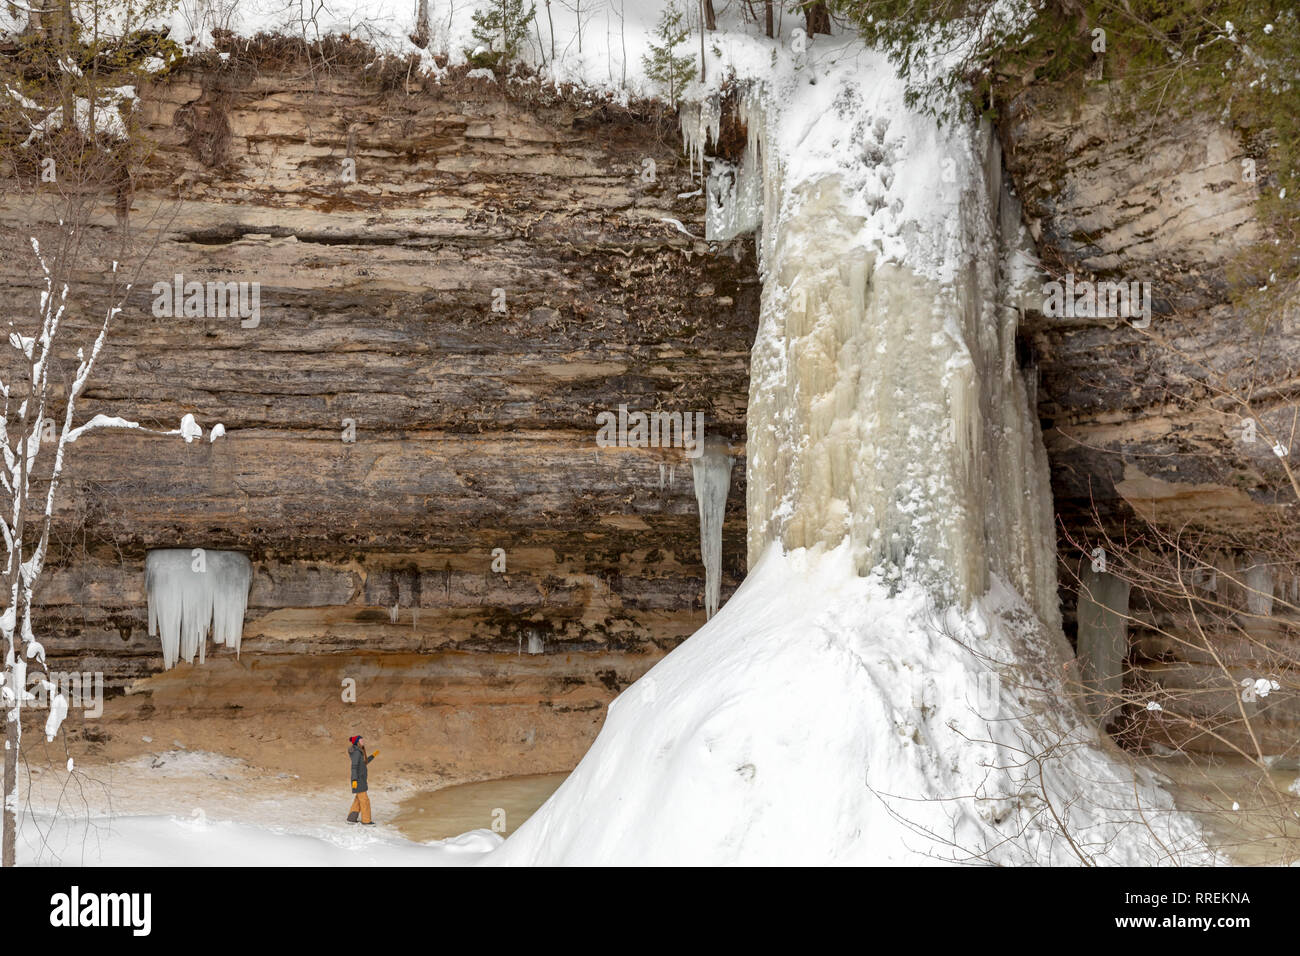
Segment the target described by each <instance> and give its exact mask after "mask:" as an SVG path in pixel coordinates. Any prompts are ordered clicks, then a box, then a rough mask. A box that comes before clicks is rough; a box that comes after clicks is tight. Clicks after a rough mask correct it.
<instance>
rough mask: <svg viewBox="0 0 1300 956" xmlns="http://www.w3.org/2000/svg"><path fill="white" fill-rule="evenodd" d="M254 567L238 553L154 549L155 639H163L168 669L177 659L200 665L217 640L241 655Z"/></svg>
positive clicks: (149, 585) (150, 565)
mask: <svg viewBox="0 0 1300 956" xmlns="http://www.w3.org/2000/svg"><path fill="white" fill-rule="evenodd" d="M252 580H253V565H252V563H251V562H250V561H249V560H248V557H247V556H246V555H243V554H240V553H239V552H237V551H210V550H207V549H205V548H193V549H186V548H165V549H162V550H157V551H150V552H149V556H148V557H147V558H146V559H145V563H144V587H145V593H146V595H147V596H148V600H149V636H150V637H154V636H158V637H161V639H162V650H163V667H165V668H167V669H170V668H172V667H174V666H176V661H177V660H178V659H179V660H183V661H186V662H187V663H192V662H193V661H194V655H195V653H197V654H198V656H199V663H200V664H201V663H203V661H204V660H205V658H206V651H207V641H208V631H209V629H211V632H212V640H213V642H214V643H216V644H224V645H226V646H227V647H230V648H232V649H233V650H234V651H235V653H236V654H238V653H239V643H240V638H241V637H242V636H243V633H244V611H245V610H247V608H248V588H249V585H250V583H251V582H252Z"/></svg>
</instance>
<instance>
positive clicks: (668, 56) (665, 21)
mask: <svg viewBox="0 0 1300 956" xmlns="http://www.w3.org/2000/svg"><path fill="white" fill-rule="evenodd" d="M690 33H691V30H690V27H689V26H687V25H686V23H685V17H684V16H683V14H682V12H681V10H679V9H677V4H676V3H670V4H669V5H668V6H666V7H664V9H663V12H662V13H660V15H659V23H658V25H656V26H655V36H656V37H658V38H659V40H660V41H661V43H660V44H656V43H653V42H652V43H651V44H650V53H649V54H648V55H647V56H643V57H642V58H641V62H642V63H643V64H644V65H645V71H646V74H647V75H648V76H649V77H650V79H652V80H654V81H656V82H657V83H660V84H662V85H664V86H666V87H668V99H669V101H670V102H672V103H673V105H676V104H677V99H678V96H679V94H680V93H681V90H682V88H683V87H684V86H685V85H686V84H687V83H689V82H691V80H693V79H695V58H694V57H692V56H674V55H673V51H674V50H676V49H677V47H678V46H680V45H681V44H683V43H685V42H686V38H687V37H688V36H690Z"/></svg>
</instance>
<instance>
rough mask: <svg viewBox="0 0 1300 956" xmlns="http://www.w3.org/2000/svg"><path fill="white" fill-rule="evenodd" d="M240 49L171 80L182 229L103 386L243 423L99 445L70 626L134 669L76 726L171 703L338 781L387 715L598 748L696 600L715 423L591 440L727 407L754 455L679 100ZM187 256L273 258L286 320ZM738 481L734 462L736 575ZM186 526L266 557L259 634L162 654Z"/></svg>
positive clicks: (256, 559) (237, 748) (165, 203)
mask: <svg viewBox="0 0 1300 956" xmlns="http://www.w3.org/2000/svg"><path fill="white" fill-rule="evenodd" d="M237 59H238V58H236V61H237ZM236 61H232V64H233V65H232V64H227V65H226V66H224V67H213V68H212V69H210V70H202V71H197V70H196V71H193V72H189V73H184V74H181V75H178V76H174V77H171V78H169V79H168V80H166V81H164V82H162V83H160V84H159V85H158V87H157V88H155V89H153V90H151V91H149V92H148V94H147V96H146V105H145V107H144V113H143V114H142V115H143V120H144V127H145V133H146V135H147V136H148V137H149V138H150V139H151V140H152V141H154V142H155V143H156V150H155V152H154V153H153V155H152V157H151V159H150V162H149V167H148V172H147V174H146V175H144V176H141V177H138V178H137V181H136V191H135V193H134V196H133V198H132V204H131V221H132V223H133V224H134V225H135V226H136V227H137V228H138V229H140V230H141V231H140V236H141V237H142V239H141V241H142V242H144V241H148V240H152V239H154V238H156V239H157V240H158V246H157V248H156V250H155V251H154V253H153V255H152V256H151V257H150V260H149V263H150V264H149V267H148V268H147V269H146V270H145V271H144V272H143V273H142V274H141V276H140V278H139V279H138V280H137V285H136V291H135V292H133V293H132V296H131V298H130V301H129V308H128V309H127V310H126V312H125V313H124V314H123V316H122V317H121V319H120V320H119V322H118V325H117V326H116V328H115V330H114V333H113V335H112V337H111V339H110V344H109V347H108V350H107V352H106V354H105V356H104V358H103V360H102V363H101V366H100V368H99V371H98V373H97V375H96V381H95V384H94V385H93V386H92V389H91V391H90V392H89V400H88V402H87V404H86V406H85V409H84V410H85V413H86V414H87V415H89V414H92V413H94V412H96V411H110V412H112V413H113V414H119V415H122V416H124V417H127V418H131V419H136V420H138V421H140V422H141V423H143V424H146V425H148V426H150V427H156V428H164V429H171V428H176V427H177V425H178V423H179V421H180V419H181V417H182V415H184V414H186V413H187V412H188V413H193V414H194V415H195V417H196V418H197V420H198V421H199V423H200V424H201V425H203V426H204V427H205V429H208V428H211V427H212V426H213V425H215V424H216V423H218V422H220V423H222V424H223V425H224V427H225V430H226V436H225V437H224V438H220V439H218V440H217V441H216V442H215V443H209V441H208V436H207V435H206V433H205V435H204V437H203V439H201V440H199V441H196V442H194V443H192V444H186V443H185V442H183V441H182V440H181V439H180V438H178V437H157V436H145V435H138V434H137V435H133V434H130V433H117V434H104V435H95V436H91V437H89V438H86V439H84V440H83V441H81V442H79V443H78V444H77V445H76V446H75V449H74V452H73V454H72V458H71V463H70V466H69V475H70V478H71V482H70V483H69V484H68V485H67V486H66V488H65V492H66V493H65V495H64V496H63V504H62V507H61V509H60V511H59V523H58V525H59V526H58V535H57V537H58V541H59V548H58V553H57V554H56V557H55V565H54V567H52V568H51V569H50V571H49V572H48V575H47V577H46V579H45V581H44V583H43V585H42V587H41V590H40V593H39V602H40V603H41V605H42V611H43V613H42V617H41V620H40V622H39V623H40V626H41V628H42V630H43V632H44V633H43V634H42V639H43V640H44V642H45V644H46V647H47V648H48V650H49V653H50V657H51V662H52V666H53V667H54V669H56V670H60V669H63V670H73V669H75V670H79V671H103V672H105V674H106V675H107V686H108V690H109V692H110V694H112V693H115V692H119V691H121V690H123V689H125V690H126V691H127V694H126V695H125V696H118V697H115V698H113V699H110V700H109V701H108V703H107V705H106V711H105V714H104V716H103V717H102V718H100V719H99V720H90V719H88V718H85V717H84V715H82V714H81V713H79V712H78V711H76V710H74V711H73V713H72V715H71V717H70V718H69V725H68V726H69V728H70V729H71V730H73V731H74V732H75V733H80V734H83V735H84V736H85V737H86V738H88V739H90V740H92V741H97V742H99V744H100V745H101V746H102V747H103V748H104V749H105V750H106V752H108V753H119V752H130V751H132V750H134V749H141V748H144V749H147V745H145V744H142V743H140V742H139V740H138V738H139V736H140V734H141V731H142V730H143V732H144V733H146V734H149V735H151V736H153V737H154V738H156V739H157V740H158V741H159V743H158V744H157V745H155V746H157V747H164V746H170V742H171V741H172V740H173V739H179V740H181V742H182V743H183V744H184V745H185V746H189V747H200V746H208V747H212V748H214V749H223V750H225V751H227V752H232V753H237V754H240V755H244V756H249V757H252V758H254V759H256V760H258V761H260V762H262V763H263V764H266V763H267V761H268V760H270V761H271V762H272V763H274V762H275V761H276V760H277V759H280V758H281V757H282V760H281V762H282V763H283V764H284V765H285V766H286V767H290V766H292V767H293V768H294V769H296V770H300V771H301V770H303V769H304V768H308V770H309V771H310V772H314V770H312V768H314V767H316V766H317V765H320V766H327V767H328V770H323V771H322V773H326V775H327V776H328V774H329V773H333V772H334V771H337V770H338V769H339V767H340V766H342V764H341V761H342V757H341V754H342V749H341V742H345V740H346V736H347V735H348V734H351V733H356V732H358V731H363V732H365V734H366V736H367V738H368V739H369V740H370V741H371V746H372V747H375V746H378V747H382V748H383V749H384V750H385V752H386V753H391V754H392V755H393V759H394V760H396V761H398V763H399V764H400V765H402V766H406V767H408V769H412V770H414V771H418V770H428V771H437V772H439V773H445V774H449V775H456V776H464V775H495V774H502V773H511V772H533V771H544V770H557V769H568V768H569V767H571V766H572V765H573V763H574V762H576V760H577V758H578V756H580V755H581V754H582V753H583V752H584V751H585V749H586V747H587V745H588V744H589V743H590V740H591V739H592V737H593V736H594V734H595V732H596V730H597V729H598V727H599V724H600V721H601V719H602V717H603V713H604V706H605V704H607V703H608V701H609V700H610V699H612V697H613V696H614V695H615V694H617V693H618V691H619V690H620V689H622V688H623V687H625V686H626V685H627V684H628V683H630V682H631V681H632V680H634V679H635V678H636V677H638V676H639V675H640V674H641V673H642V672H644V671H645V670H646V669H647V668H648V667H649V666H650V665H651V664H652V663H653V662H654V661H655V660H657V659H658V658H659V657H660V656H662V655H663V654H664V653H666V652H667V651H668V650H669V649H671V648H672V647H673V646H675V645H676V644H677V643H679V642H680V641H681V640H683V639H684V638H685V637H687V636H688V635H689V634H690V633H692V632H693V631H694V630H695V629H696V628H698V627H699V626H700V625H701V624H702V623H703V622H704V613H703V603H702V591H703V568H702V565H701V558H700V546H699V530H698V518H697V512H696V504H695V500H694V495H693V491H692V482H691V473H690V459H689V457H688V456H687V454H686V451H685V450H684V449H682V448H680V447H669V448H645V449H640V448H626V447H598V445H597V442H596V434H597V424H596V416H597V414H599V413H600V412H606V411H609V412H615V413H617V411H618V408H619V406H620V405H626V406H627V407H628V409H629V410H630V411H646V412H649V411H653V410H660V411H665V412H683V413H686V412H692V413H693V412H701V413H703V414H704V421H705V430H706V434H707V435H709V436H710V437H718V438H722V439H724V440H726V441H729V442H732V443H734V444H735V446H736V451H737V453H738V454H740V455H742V456H743V444H742V443H743V436H744V428H745V424H744V411H745V402H746V395H747V389H748V352H749V347H750V344H751V342H752V340H753V334H754V327H755V323H756V315H757V297H758V282H757V277H756V274H755V272H756V270H755V264H754V261H753V258H752V246H747V245H741V244H735V245H732V246H728V247H725V248H712V249H711V248H709V247H707V246H706V245H705V244H704V243H703V242H702V241H700V240H698V239H694V238H692V237H690V236H688V235H685V234H683V232H682V231H681V230H680V229H679V228H678V227H677V226H676V225H674V224H672V223H670V222H665V219H673V220H678V221H679V222H680V223H682V224H683V225H684V228H685V229H686V230H687V231H688V232H690V233H694V234H696V235H702V231H703V230H702V226H701V222H700V220H701V219H702V210H703V200H702V198H700V197H699V196H697V195H696V196H689V195H688V196H687V197H684V198H683V197H680V196H679V194H683V193H686V194H691V193H694V192H695V190H697V189H698V188H699V184H698V183H695V182H692V180H691V179H690V177H689V175H688V173H687V171H686V168H685V164H684V162H682V161H681V159H680V156H679V151H678V148H677V143H676V139H675V134H674V135H668V133H667V132H666V131H667V130H668V129H670V124H669V123H667V122H660V121H659V120H658V119H657V118H656V117H655V116H654V115H653V114H652V113H650V112H638V111H636V110H627V109H622V108H619V107H616V106H612V105H609V104H599V103H597V104H582V103H577V102H573V101H571V100H568V99H565V98H563V97H560V96H557V95H553V94H552V95H544V94H543V93H539V92H538V91H537V89H536V88H535V87H529V88H526V89H519V90H514V91H513V92H511V93H510V94H509V95H507V94H506V93H503V90H502V88H501V87H500V86H498V85H497V84H495V83H492V82H490V81H483V80H477V81H467V80H463V79H462V80H454V79H451V78H448V79H445V80H444V82H443V83H442V84H441V85H439V84H438V83H436V82H433V81H430V82H429V83H428V85H426V86H423V87H421V88H418V89H417V88H416V87H415V86H413V85H412V86H407V87H405V88H404V89H401V90H398V91H388V92H384V91H382V90H379V89H378V88H374V87H373V85H372V84H370V83H369V82H368V81H367V80H366V78H365V76H364V74H363V73H361V72H356V73H355V74H353V73H348V72H346V71H344V73H342V74H340V75H338V76H334V77H331V78H329V79H325V80H318V82H317V83H316V84H313V83H312V82H311V81H310V80H309V79H303V78H302V77H297V76H294V75H292V72H291V71H289V70H287V69H286V70H281V71H278V72H277V71H276V70H275V69H271V68H268V67H266V66H265V65H262V67H261V68H260V69H259V70H252V69H249V68H246V67H244V66H240V65H239V63H238V62H236ZM345 160H348V161H349V162H346V163H345ZM353 170H354V171H355V182H353V181H351V175H350V174H351V172H352V171H353ZM30 215H32V212H31V209H30V208H29V207H26V206H22V205H20V204H19V203H18V202H17V201H16V200H15V201H6V202H5V203H3V204H0V220H2V221H3V225H4V231H5V232H6V234H7V235H8V238H7V239H6V240H5V242H6V243H8V244H11V247H10V248H9V249H8V250H7V251H6V253H5V255H4V257H3V259H2V260H0V269H3V273H0V283H3V285H4V286H5V287H6V294H7V295H8V296H11V297H13V299H14V301H24V302H25V301H27V300H31V301H32V302H34V301H35V296H36V287H35V285H34V283H33V279H32V273H33V272H34V270H33V269H32V268H31V263H30V262H24V261H23V257H22V253H23V250H22V248H21V244H22V242H24V241H25V240H24V238H23V235H22V233H23V224H24V222H25V221H26V218H25V217H28V216H30ZM113 222H114V214H113V210H112V209H110V208H105V209H103V210H101V211H100V214H99V219H97V221H96V223H95V228H96V229H98V230H101V231H104V232H106V231H107V230H108V229H109V228H110V227H111V226H112V225H113ZM14 244H16V245H14ZM103 265H104V263H102V262H98V261H96V262H94V263H92V264H88V266H87V269H86V271H85V274H84V275H83V276H81V277H80V278H81V280H82V281H83V282H84V283H86V286H85V288H92V287H93V286H94V285H95V284H96V283H100V282H102V280H103V275H104V272H103V271H102V267H103ZM176 275H181V276H183V278H184V281H185V282H190V281H198V282H209V281H222V282H249V283H257V284H258V292H259V306H260V315H259V319H260V321H258V323H257V324H256V325H255V327H253V326H252V325H251V323H250V322H247V321H246V322H243V323H241V321H240V320H239V318H219V317H211V316H209V317H197V316H192V317H184V316H181V317H158V316H156V315H155V314H154V311H155V310H154V302H155V299H156V294H155V292H154V291H153V285H154V283H155V282H163V283H168V284H170V283H172V282H173V281H174V280H173V277H174V276H176ZM90 320H92V321H93V317H91V319H90ZM77 321H86V319H85V318H84V317H77ZM353 431H354V432H355V440H351V437H352V433H353ZM741 460H743V457H742V459H741ZM744 495H745V489H744V469H743V466H742V467H737V468H736V469H735V470H734V471H733V474H732V484H731V492H730V498H729V500H728V520H727V523H726V528H725V531H724V541H723V566H724V598H725V596H726V595H727V594H728V593H729V592H730V590H732V589H734V586H735V585H736V583H738V581H739V580H740V579H741V578H742V577H743V575H744V571H745V568H744V517H743V516H744ZM156 547H183V548H192V547H203V548H221V549H233V550H239V551H243V552H245V553H247V554H248V555H249V557H250V558H251V559H252V561H253V565H254V581H253V585H252V592H251V599H250V608H249V613H248V616H247V622H246V627H245V631H244V640H243V649H242V653H241V655H240V657H239V659H238V660H236V659H235V657H234V655H233V654H231V653H230V652H229V651H227V650H225V649H224V648H222V649H217V648H209V657H208V662H207V664H206V665H204V666H201V667H200V666H198V665H197V664H196V665H194V666H190V665H185V664H181V665H179V666H178V668H177V669H176V670H175V671H172V672H167V673H163V672H162V671H161V665H162V658H161V652H160V648H159V644H158V641H157V639H156V638H149V637H148V636H147V635H146V633H145V631H146V610H145V609H146V603H145V596H144V593H143V572H142V569H143V561H144V557H145V553H146V551H147V550H148V549H150V548H156ZM496 549H501V550H500V551H497V550H496ZM494 557H496V558H498V559H503V560H504V570H502V565H501V563H500V562H499V561H498V563H497V565H496V568H495V569H494ZM353 684H354V685H355V698H356V700H355V703H351V702H345V701H344V699H343V698H344V696H345V695H346V694H347V693H348V692H349V688H350V687H351V686H352V685H353ZM273 709H274V710H275V714H274V715H273V714H272V713H271V711H272V710H273ZM150 727H152V728H155V729H154V730H152V731H151V730H149V729H147V728H150ZM275 741H279V744H278V745H277V744H276V743H275ZM277 747H278V748H279V749H278V750H277ZM268 755H269V756H268ZM335 775H337V774H335Z"/></svg>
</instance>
